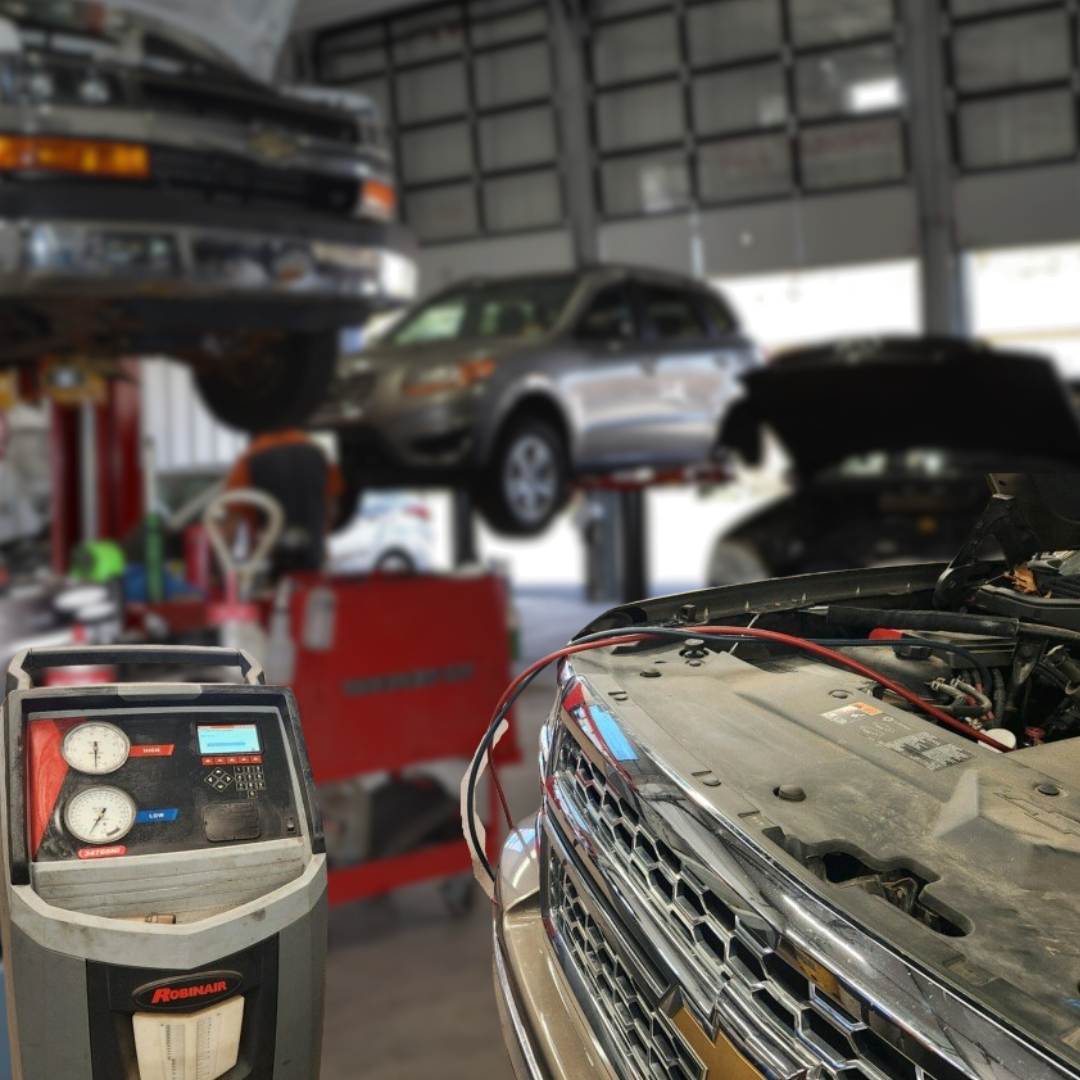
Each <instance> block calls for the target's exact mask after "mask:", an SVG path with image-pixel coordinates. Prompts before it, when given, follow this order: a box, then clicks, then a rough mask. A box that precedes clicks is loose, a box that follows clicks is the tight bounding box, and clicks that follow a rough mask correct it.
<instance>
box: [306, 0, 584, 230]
mask: <svg viewBox="0 0 1080 1080" xmlns="http://www.w3.org/2000/svg"><path fill="white" fill-rule="evenodd" d="M483 7H484V5H483V4H481V3H477V2H476V0H453V2H451V3H447V2H445V0H441V2H439V3H434V4H429V5H425V6H424V7H422V8H418V9H414V10H411V11H410V12H409V13H408V16H407V17H409V18H416V17H418V16H419V17H423V16H425V15H427V14H428V13H436V12H445V13H446V15H447V17H448V19H450V20H453V21H452V22H448V23H447V25H455V26H459V27H460V28H461V47H460V49H457V50H455V51H450V52H446V53H443V54H440V55H438V56H430V57H424V58H422V59H419V60H406V61H398V60H396V59H395V57H394V52H393V46H394V45H395V44H399V43H400V42H402V41H409V40H411V39H413V38H416V37H421V36H424V35H427V34H430V33H431V32H432V29H433V28H434V27H435V26H437V25H438V24H437V23H434V22H433V23H432V25H425V26H420V27H418V28H415V29H411V30H409V31H407V32H404V33H398V34H395V33H394V29H393V28H394V25H395V24H396V23H399V22H400V20H401V19H402V18H403V16H400V15H399V16H383V17H378V18H374V19H357V20H353V21H351V22H348V23H342V24H340V25H338V26H334V27H332V28H329V29H326V30H322V31H320V32H319V33H318V34H316V35H315V37H314V39H313V41H312V57H313V66H314V71H315V76H316V78H317V79H318V80H319V81H320V82H322V83H323V84H325V85H329V86H345V85H347V86H357V85H358V84H361V83H362V82H363V81H364V80H369V81H373V80H376V79H377V80H381V81H385V82H386V84H387V90H388V94H387V98H388V101H389V109H390V112H391V115H390V116H387V117H384V118H383V123H384V125H385V126H386V129H387V137H388V141H389V142H390V144H391V146H392V147H393V151H394V158H395V160H396V161H397V162H399V163H400V162H402V160H403V158H402V153H401V149H402V141H403V139H404V138H405V137H406V136H408V135H412V134H415V133H418V132H423V131H425V130H431V129H433V128H438V127H442V126H444V125H449V124H462V123H464V124H465V125H466V126H467V130H468V132H469V140H470V152H471V155H472V166H471V169H470V170H469V172H468V173H466V174H458V175H454V176H446V177H440V178H439V179H437V180H423V181H416V182H408V181H406V179H405V176H404V174H403V173H400V174H399V176H398V184H399V191H400V193H401V200H400V206H401V214H402V217H403V219H404V220H406V221H408V213H407V210H406V203H407V200H408V197H409V196H410V195H416V194H422V193H424V192H426V191H431V190H435V189H438V188H443V187H459V186H463V185H469V187H470V189H471V192H472V198H473V200H474V208H475V212H476V221H477V225H478V231H476V232H469V233H465V234H462V235H461V236H455V237H452V238H445V239H439V238H431V239H425V238H424V237H422V236H421V237H419V239H420V242H421V244H423V246H425V247H436V246H439V245H443V244H461V243H468V242H469V241H472V240H484V239H494V238H503V237H508V236H519V235H530V234H533V233H538V232H549V231H551V230H552V229H558V228H561V227H563V226H565V225H566V222H567V194H566V183H567V181H566V174H565V168H564V164H563V160H562V157H563V155H562V141H563V140H562V131H561V124H560V118H559V114H558V109H557V108H556V94H555V92H554V91H555V89H556V88H557V85H558V83H557V80H558V67H557V65H556V63H555V56H554V48H555V45H554V42H553V40H552V34H553V28H552V25H551V18H550V14H549V11H548V7H547V3H546V0H521V2H519V3H514V4H508V5H506V7H504V8H502V9H500V10H499V11H483V10H482V9H483ZM532 11H540V12H542V13H543V17H544V18H543V22H544V27H543V29H542V30H537V31H536V32H528V33H522V34H514V35H511V36H510V37H507V38H506V39H505V40H501V41H497V42H491V43H487V44H483V45H478V44H475V43H474V42H473V33H472V29H473V27H474V26H483V25H489V24H492V23H496V22H501V21H503V20H506V19H510V18H513V17H514V16H516V15H521V14H525V13H528V12H532ZM369 26H370V27H377V28H378V30H379V34H378V38H377V40H375V41H372V42H368V43H365V44H364V45H363V46H336V45H335V39H336V38H340V37H342V36H344V35H346V34H349V33H351V32H355V31H356V30H358V29H363V28H365V27H369ZM527 45H543V46H544V47H545V56H546V59H547V63H548V70H549V73H550V79H551V86H552V93H550V94H548V95H547V96H543V97H532V98H528V99H523V100H522V101H515V102H512V103H504V104H499V105H490V106H483V107H482V106H481V105H480V104H479V103H478V100H477V89H476V65H475V63H474V61H475V59H476V58H477V57H481V56H489V55H493V54H497V53H501V52H509V51H510V50H513V49H517V48H521V47H522V46H527ZM376 47H378V48H381V49H382V50H383V56H384V58H385V62H384V65H383V66H382V67H380V68H371V69H369V70H365V71H361V72H358V73H354V74H352V75H350V76H349V77H348V78H327V77H326V76H324V75H323V73H322V72H323V68H324V66H325V65H326V64H327V63H328V62H331V61H332V60H333V59H334V58H336V57H340V56H348V55H350V54H351V53H356V52H362V51H365V50H367V49H371V48H376ZM447 63H458V64H460V65H462V68H463V71H464V76H465V104H466V108H465V110H464V111H458V112H454V113H448V114H447V115H445V116H440V117H437V118H432V119H427V120H418V121H412V122H409V123H403V122H402V121H401V110H400V101H399V81H400V80H401V79H402V78H403V77H408V75H410V74H411V73H414V72H417V71H422V70H424V69H425V68H430V67H435V66H437V65H441V64H447ZM538 108H546V109H547V110H548V111H549V113H550V115H551V120H552V130H553V132H554V146H553V156H552V157H551V158H550V159H549V160H544V161H533V162H529V163H528V164H525V165H520V166H510V167H505V168H494V169H485V168H484V165H483V161H482V159H481V153H480V124H481V122H482V121H483V120H485V119H487V118H489V117H493V116H504V115H508V114H512V113H515V112H528V111H532V110H536V109H538ZM539 173H544V174H549V175H552V176H553V177H554V179H555V183H556V186H557V193H558V201H559V214H558V217H557V218H556V219H555V220H552V221H550V222H545V223H544V224H541V225H535V226H529V227H527V228H523V229H515V230H502V229H494V228H492V227H491V225H490V222H489V221H488V214H487V208H486V205H485V185H486V184H487V183H488V182H489V181H493V180H504V179H507V178H512V177H514V176H524V175H528V174H539Z"/></svg>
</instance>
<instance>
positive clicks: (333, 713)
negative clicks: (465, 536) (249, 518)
mask: <svg viewBox="0 0 1080 1080" xmlns="http://www.w3.org/2000/svg"><path fill="white" fill-rule="evenodd" d="M507 610H508V598H507V595H506V585H505V582H504V581H503V579H502V578H500V577H497V576H495V575H493V574H482V575H475V576H417V577H402V576H399V575H378V574H377V575H373V576H371V577H366V578H328V577H322V576H319V575H299V576H297V577H296V578H295V579H294V581H293V590H292V594H291V622H292V639H293V641H294V643H295V646H296V667H295V672H294V675H293V678H292V680H291V685H292V687H293V690H294V692H295V694H296V698H297V701H298V702H299V705H300V715H301V717H302V718H303V724H304V735H305V738H306V740H307V746H308V753H309V755H310V757H311V766H312V771H313V773H314V775H315V782H316V784H318V785H319V787H320V790H322V791H326V790H327V789H328V787H329V785H332V784H334V782H336V781H350V780H353V779H354V778H356V777H358V776H361V775H370V774H374V773H386V774H390V775H391V776H394V775H398V774H400V773H402V772H403V771H404V770H409V769H413V768H414V767H416V766H421V765H425V764H429V763H434V762H439V761H444V760H446V759H462V771H464V768H465V763H466V762H467V761H468V759H469V758H470V757H471V756H472V754H473V752H474V751H475V749H476V743H477V741H478V739H479V737H480V735H481V734H482V733H483V731H484V728H485V727H486V725H487V723H488V720H489V719H490V716H491V712H492V710H493V708H494V706H495V704H496V702H497V701H498V700H499V698H500V697H501V695H502V693H503V691H504V690H505V689H506V686H507V684H508V683H509V681H510V677H511V673H510V638H509V631H508V628H507V621H508V620H507ZM513 730H514V729H513V728H511V731H513ZM497 758H498V760H499V762H500V763H502V764H510V763H513V762H517V761H519V760H520V750H519V748H518V746H517V744H516V742H515V741H514V737H513V735H512V734H510V735H508V737H507V738H505V739H504V740H503V741H502V742H501V743H500V745H499V748H498V755H497ZM488 775H489V784H491V783H492V781H491V779H490V772H489V774H488ZM452 794H453V795H454V797H455V800H456V796H457V790H456V786H455V788H454V790H453V791H452ZM496 806H497V803H496V800H495V793H494V790H493V789H492V792H491V799H490V801H489V807H490V809H489V818H490V822H489V823H488V825H487V848H488V856H489V858H492V859H494V858H496V857H497V855H498V851H499V847H500V843H501V841H500V832H499V818H498V815H497V814H496V813H495V812H494V811H495V807H496ZM326 810H327V808H326V807H324V814H326ZM326 816H329V815H326ZM328 826H329V822H328ZM471 869H472V863H471V859H470V856H469V852H468V849H467V848H466V845H465V841H464V839H463V838H462V837H461V835H460V828H459V827H458V828H457V829H456V830H455V837H454V839H451V840H445V841H443V842H440V843H436V844H429V845H426V846H423V847H419V848H416V849H415V850H411V851H407V852H405V853H403V854H396V855H392V856H389V857H382V858H374V859H369V860H367V861H364V862H361V863H359V864H357V865H354V866H348V867H345V868H337V867H334V866H333V865H332V868H331V872H330V902H331V903H342V902H344V901H348V900H355V899H358V898H360V897H365V896H374V895H377V894H379V893H385V892H388V891H390V890H392V889H395V888H397V887H399V886H402V885H408V884H411V883H413V882H417V881H421V880H427V879H431V878H439V877H451V876H453V875H459V874H461V875H465V874H468V875H469V879H468V883H469V886H470V889H469V892H468V894H467V895H469V896H471V894H472V893H471ZM465 895H466V894H464V893H462V894H459V896H460V897H461V898H463V897H464V896H465ZM453 896H454V893H453V892H447V893H446V898H447V902H448V904H450V906H451V907H453V906H454V905H455V902H454V900H453V899H452V898H453Z"/></svg>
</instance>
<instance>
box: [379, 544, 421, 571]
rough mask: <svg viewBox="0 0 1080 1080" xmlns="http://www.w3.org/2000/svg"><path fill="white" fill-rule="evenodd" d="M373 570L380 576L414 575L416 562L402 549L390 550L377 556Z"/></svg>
mask: <svg viewBox="0 0 1080 1080" xmlns="http://www.w3.org/2000/svg"><path fill="white" fill-rule="evenodd" d="M375 569H376V570H377V571H378V572H379V573H380V574H415V573H416V560H415V559H414V558H413V557H412V556H411V555H410V554H409V553H408V552H407V551H406V550H405V549H404V548H391V549H390V550H389V551H384V552H383V553H382V554H381V555H380V556H379V561H378V562H376V563H375Z"/></svg>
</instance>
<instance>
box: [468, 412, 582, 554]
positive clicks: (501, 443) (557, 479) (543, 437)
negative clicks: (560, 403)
mask: <svg viewBox="0 0 1080 1080" xmlns="http://www.w3.org/2000/svg"><path fill="white" fill-rule="evenodd" d="M529 469H532V470H533V476H532V477H531V478H530V477H529V476H527V475H525V476H523V475H522V471H523V470H529ZM515 480H516V483H515ZM530 480H531V490H530ZM515 487H516V490H515ZM569 498H570V468H569V465H568V464H567V457H566V447H565V446H564V445H563V441H562V439H561V438H559V435H558V433H557V432H556V431H555V429H554V428H553V427H552V426H551V425H550V424H548V423H546V422H545V421H543V420H540V419H537V418H534V417H525V418H522V419H520V420H514V419H511V420H510V422H509V423H508V424H507V426H506V430H505V431H504V432H503V433H502V434H501V435H500V436H499V439H498V441H497V442H496V444H495V452H494V454H492V457H491V462H490V464H489V465H488V468H487V470H486V471H485V473H484V476H483V478H482V479H481V481H480V483H479V485H478V486H477V489H476V503H477V506H478V508H479V510H480V513H481V514H483V515H484V519H485V520H486V521H487V523H488V525H490V526H491V528H492V529H493V530H494V531H495V532H497V533H501V534H502V535H503V536H537V535H539V534H540V533H542V532H543V531H544V530H545V529H546V528H547V527H548V525H550V524H551V519H552V518H553V517H555V515H556V514H557V513H558V512H559V511H560V510H562V509H563V507H565V506H566V503H567V501H568V500H569Z"/></svg>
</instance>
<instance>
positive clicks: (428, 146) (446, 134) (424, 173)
mask: <svg viewBox="0 0 1080 1080" xmlns="http://www.w3.org/2000/svg"><path fill="white" fill-rule="evenodd" d="M400 145H401V174H402V177H403V178H404V180H405V182H406V183H408V184H424V183H429V182H430V181H432V180H448V179H453V178H456V177H459V176H470V175H471V174H472V167H473V164H472V143H471V141H470V139H469V128H468V125H467V124H446V125H445V126H442V127H436V128H425V129H424V130H423V131H414V132H411V133H408V134H404V135H402V137H401V144H400Z"/></svg>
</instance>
